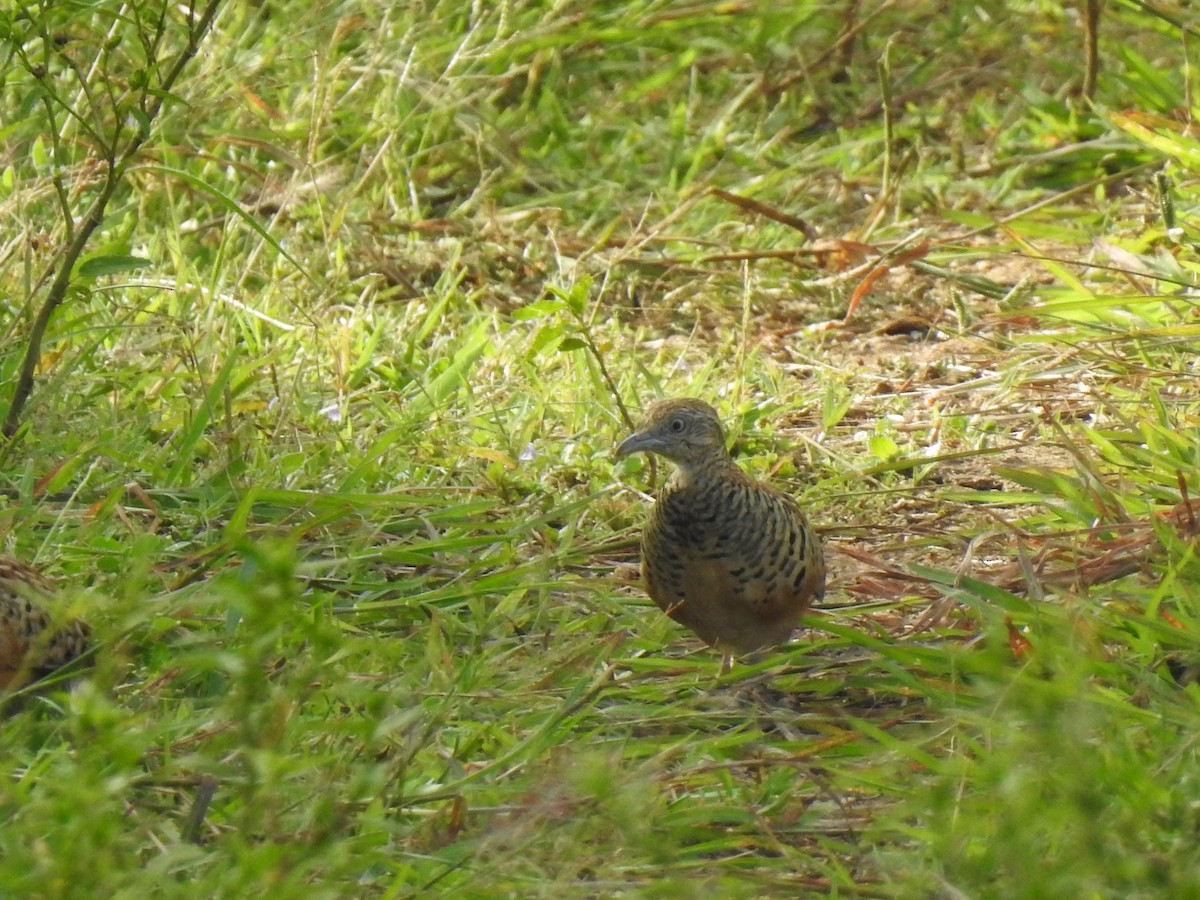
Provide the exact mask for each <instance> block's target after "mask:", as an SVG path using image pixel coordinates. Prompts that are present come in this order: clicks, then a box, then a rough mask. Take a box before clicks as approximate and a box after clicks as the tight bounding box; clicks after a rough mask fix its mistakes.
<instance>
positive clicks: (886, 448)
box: [867, 434, 900, 459]
mask: <svg viewBox="0 0 1200 900" xmlns="http://www.w3.org/2000/svg"><path fill="white" fill-rule="evenodd" d="M867 445H868V446H869V447H870V448H871V453H873V454H874V455H875V456H877V457H879V458H880V459H895V458H896V457H897V456H899V455H900V448H899V447H897V446H896V442H895V441H893V440H892V439H891V438H890V437H888V436H887V435H884V434H873V435H871V439H870V440H869V441H867Z"/></svg>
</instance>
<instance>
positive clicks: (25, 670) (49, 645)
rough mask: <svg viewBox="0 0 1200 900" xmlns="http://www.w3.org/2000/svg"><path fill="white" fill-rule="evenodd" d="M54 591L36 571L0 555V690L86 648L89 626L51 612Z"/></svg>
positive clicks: (41, 675) (11, 687)
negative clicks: (61, 619) (64, 618)
mask: <svg viewBox="0 0 1200 900" xmlns="http://www.w3.org/2000/svg"><path fill="white" fill-rule="evenodd" d="M54 593H55V588H54V585H53V583H52V582H50V580H49V579H47V578H46V577H45V576H44V575H42V573H41V572H39V571H37V570H36V569H33V568H31V567H30V566H27V565H25V564H24V563H20V562H17V561H16V560H13V559H5V558H2V557H0V693H3V692H5V691H14V690H17V689H18V688H21V687H23V686H24V685H26V684H28V683H29V682H31V681H36V680H38V679H40V678H44V677H46V676H47V675H50V674H52V673H53V672H55V671H57V670H59V669H61V668H63V667H65V666H67V665H69V664H70V663H72V662H74V661H75V660H76V659H78V658H79V657H80V656H82V655H83V654H84V653H86V652H87V650H88V647H89V645H90V642H91V629H90V628H88V626H87V625H86V624H85V623H83V622H81V621H79V620H77V619H70V620H67V621H58V620H56V619H55V618H54V617H53V616H51V614H50V612H49V610H48V605H49V602H50V601H51V600H52V598H53V596H54Z"/></svg>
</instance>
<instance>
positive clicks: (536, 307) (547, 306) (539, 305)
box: [512, 297, 566, 322]
mask: <svg viewBox="0 0 1200 900" xmlns="http://www.w3.org/2000/svg"><path fill="white" fill-rule="evenodd" d="M565 308H566V307H565V306H564V305H563V303H562V302H561V301H559V300H555V299H553V298H549V297H548V298H546V299H545V300H535V301H534V302H533V303H530V304H527V305H526V306H522V307H521V308H520V309H514V310H513V314H512V317H513V318H514V319H516V320H517V321H519V322H525V321H528V320H529V319H540V318H541V317H542V316H548V315H550V314H551V313H556V312H562V310H564V309H565Z"/></svg>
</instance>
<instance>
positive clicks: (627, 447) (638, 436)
mask: <svg viewBox="0 0 1200 900" xmlns="http://www.w3.org/2000/svg"><path fill="white" fill-rule="evenodd" d="M657 445H658V442H657V441H656V440H655V439H654V438H653V437H652V436H651V435H648V434H646V433H645V432H644V431H635V432H634V433H633V434H631V435H630V436H629V437H627V438H625V440H623V441H621V443H619V444H618V445H617V449H616V450H614V451H613V457H614V458H616V459H622V458H624V457H626V456H631V455H632V454H634V453H644V452H646V451H648V450H654V449H656V448H657Z"/></svg>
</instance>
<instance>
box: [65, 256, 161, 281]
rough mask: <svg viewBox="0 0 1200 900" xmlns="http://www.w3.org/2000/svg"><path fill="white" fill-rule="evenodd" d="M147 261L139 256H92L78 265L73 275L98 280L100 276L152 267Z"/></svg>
mask: <svg viewBox="0 0 1200 900" xmlns="http://www.w3.org/2000/svg"><path fill="white" fill-rule="evenodd" d="M152 265H154V263H152V262H151V261H150V260H148V259H142V258H141V257H140V256H93V257H91V258H90V259H85V260H83V262H81V263H80V264H79V267H78V268H77V269H76V270H75V273H76V274H77V275H79V276H80V277H82V278H99V277H100V276H101V275H116V274H117V273H118V272H132V271H134V270H136V269H144V268H146V267H147V266H152Z"/></svg>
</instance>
